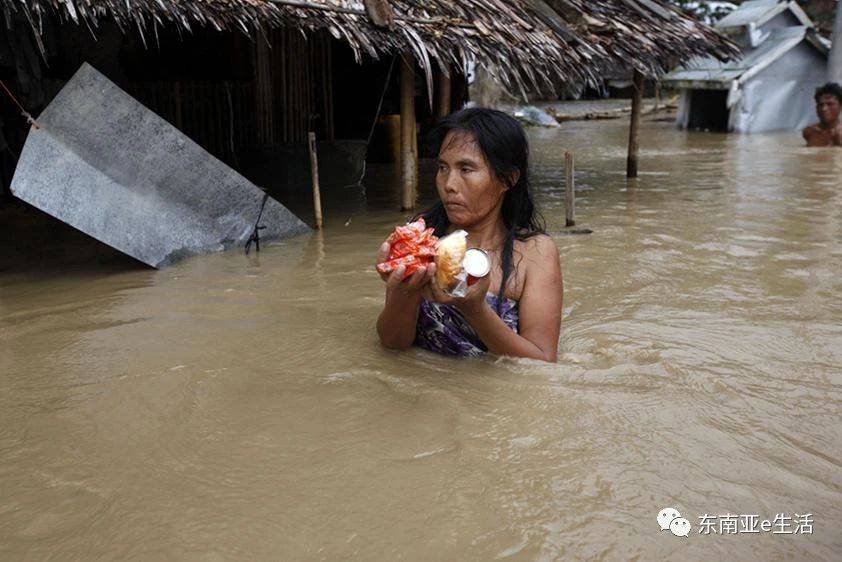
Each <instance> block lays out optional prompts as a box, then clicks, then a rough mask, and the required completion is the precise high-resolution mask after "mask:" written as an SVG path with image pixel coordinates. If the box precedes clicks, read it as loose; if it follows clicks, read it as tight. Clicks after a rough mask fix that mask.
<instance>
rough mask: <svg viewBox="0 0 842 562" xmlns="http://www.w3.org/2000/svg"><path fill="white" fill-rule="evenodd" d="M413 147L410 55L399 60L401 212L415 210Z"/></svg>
mask: <svg viewBox="0 0 842 562" xmlns="http://www.w3.org/2000/svg"><path fill="white" fill-rule="evenodd" d="M414 147H415V64H414V61H413V59H412V55H409V54H405V55H404V56H403V57H402V58H401V210H402V211H409V210H411V209H414V208H415V193H416V189H417V183H418V172H417V170H418V154H417V152H416V150H415V149H414Z"/></svg>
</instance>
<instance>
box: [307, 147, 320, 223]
mask: <svg viewBox="0 0 842 562" xmlns="http://www.w3.org/2000/svg"><path fill="white" fill-rule="evenodd" d="M307 146H308V148H309V150H310V174H311V177H312V179H313V211H314V214H315V219H316V221H315V222H316V230H320V229H321V228H322V195H321V191H320V189H319V159H318V157H317V155H316V154H317V153H316V133H314V132H313V131H310V132H309V133H307Z"/></svg>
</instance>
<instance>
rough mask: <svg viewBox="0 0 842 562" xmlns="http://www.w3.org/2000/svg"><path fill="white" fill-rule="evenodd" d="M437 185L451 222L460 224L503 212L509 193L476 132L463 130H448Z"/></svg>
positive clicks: (464, 224)
mask: <svg viewBox="0 0 842 562" xmlns="http://www.w3.org/2000/svg"><path fill="white" fill-rule="evenodd" d="M436 189H437V190H438V193H439V198H441V202H442V203H443V204H444V208H445V210H446V211H447V218H448V220H449V221H450V224H452V225H454V226H456V227H460V228H465V227H469V226H471V225H474V224H477V223H479V222H480V221H482V220H483V219H485V218H486V217H488V216H489V215H491V214H492V213H495V212H497V213H499V208H500V205H501V204H502V201H503V196H504V195H505V193H506V185H505V184H504V183H503V182H502V181H500V180H499V179H498V178H497V176H496V174H495V173H494V170H493V169H491V167H490V166H489V164H488V162H487V161H486V159H485V155H484V154H483V153H482V151H481V150H480V148H479V145H478V144H477V142H476V140H475V139H474V137H473V135H471V134H470V133H464V132H459V131H452V132H450V133H448V135H447V136H446V137H445V139H444V142H443V143H442V146H441V150H440V151H439V168H438V173H437V174H436Z"/></svg>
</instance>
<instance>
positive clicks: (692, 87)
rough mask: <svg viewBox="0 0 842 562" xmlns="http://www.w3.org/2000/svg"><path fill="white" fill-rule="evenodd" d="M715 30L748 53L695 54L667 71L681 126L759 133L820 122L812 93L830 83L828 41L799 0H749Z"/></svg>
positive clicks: (666, 82) (667, 80)
mask: <svg viewBox="0 0 842 562" xmlns="http://www.w3.org/2000/svg"><path fill="white" fill-rule="evenodd" d="M716 28H717V29H719V30H720V31H721V32H723V33H724V34H726V35H727V36H729V37H730V38H731V39H732V40H733V41H734V42H736V43H737V44H738V45H739V46H740V48H741V49H742V56H741V57H740V58H738V59H736V60H733V61H730V62H727V63H722V62H720V61H718V60H716V59H712V58H696V59H693V60H692V61H690V62H689V63H688V64H686V65H685V66H683V67H681V68H678V69H676V70H674V71H672V72H670V73H669V74H667V75H666V76H665V77H664V79H663V84H664V86H665V87H668V88H674V89H679V90H681V100H680V102H679V109H678V117H677V123H678V125H679V126H680V127H682V128H687V129H701V130H710V131H733V132H738V133H759V132H764V131H773V130H784V129H789V130H792V129H799V128H802V127H804V126H806V125H807V124H808V123H810V122H811V121H814V120H815V104H814V101H813V92H814V90H815V89H816V87H818V86H819V85H821V84H822V83H824V82H825V81H826V78H827V57H828V52H829V45H828V43H827V42H826V41H825V40H824V39H823V38H822V37H820V36H819V35H818V33H817V32H816V29H815V27H814V26H813V23H812V22H811V21H810V18H809V17H808V16H807V14H806V13H804V11H803V10H802V9H801V8H800V7H799V6H798V4H797V3H796V2H794V1H782V2H781V1H778V0H751V1H748V2H744V3H743V4H741V5H740V7H739V8H738V9H737V10H735V11H733V12H731V13H730V14H728V15H727V16H725V17H724V18H723V19H722V20H720V21H719V22H718V23H717V24H716Z"/></svg>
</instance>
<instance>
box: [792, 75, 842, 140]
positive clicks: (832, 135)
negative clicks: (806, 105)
mask: <svg viewBox="0 0 842 562" xmlns="http://www.w3.org/2000/svg"><path fill="white" fill-rule="evenodd" d="M815 99H816V115H818V117H819V122H818V123H815V124H813V125H809V126H808V127H806V128H805V129H804V132H803V133H802V134H803V135H804V140H806V141H807V146H842V124H840V123H839V111H840V109H842V86H839V84H837V83H836V82H828V83H827V84H825V85H824V86H822V87H820V88H817V89H816V95H815Z"/></svg>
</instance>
